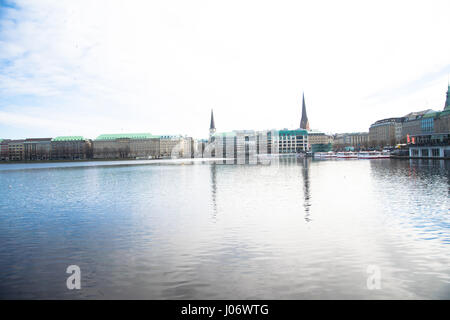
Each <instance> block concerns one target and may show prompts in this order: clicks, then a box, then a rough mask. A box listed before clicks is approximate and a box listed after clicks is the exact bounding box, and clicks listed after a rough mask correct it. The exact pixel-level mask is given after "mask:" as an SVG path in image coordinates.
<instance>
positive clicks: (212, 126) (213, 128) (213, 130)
mask: <svg viewBox="0 0 450 320" xmlns="http://www.w3.org/2000/svg"><path fill="white" fill-rule="evenodd" d="M214 133H216V125H215V124H214V113H213V110H212V109H211V123H210V124H209V140H211V138H212V136H213V135H214Z"/></svg>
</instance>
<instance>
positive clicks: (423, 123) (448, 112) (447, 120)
mask: <svg viewBox="0 0 450 320" xmlns="http://www.w3.org/2000/svg"><path fill="white" fill-rule="evenodd" d="M407 123H409V124H410V127H411V128H413V129H411V128H410V129H409V131H405V132H406V134H407V140H408V144H409V156H410V157H411V158H446V159H450V84H449V86H448V89H447V94H446V99H445V104H444V109H443V110H442V111H432V110H427V112H424V113H423V114H421V115H420V116H418V117H416V118H415V119H413V120H411V121H408V122H407Z"/></svg>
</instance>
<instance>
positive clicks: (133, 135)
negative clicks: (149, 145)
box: [96, 133, 159, 140]
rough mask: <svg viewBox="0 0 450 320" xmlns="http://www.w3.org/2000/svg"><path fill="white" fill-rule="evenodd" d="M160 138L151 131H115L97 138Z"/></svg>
mask: <svg viewBox="0 0 450 320" xmlns="http://www.w3.org/2000/svg"><path fill="white" fill-rule="evenodd" d="M152 138H159V136H154V135H152V134H151V133H114V134H101V135H99V136H98V137H97V139H96V140H115V139H152Z"/></svg>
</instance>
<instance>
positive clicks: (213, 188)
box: [209, 163, 217, 221]
mask: <svg viewBox="0 0 450 320" xmlns="http://www.w3.org/2000/svg"><path fill="white" fill-rule="evenodd" d="M209 167H210V171H211V197H212V205H213V213H212V214H213V215H212V216H213V219H214V221H215V220H216V218H217V199H216V198H217V181H216V180H217V177H216V175H217V172H216V170H217V168H216V164H215V163H212V164H211V165H210V166H209Z"/></svg>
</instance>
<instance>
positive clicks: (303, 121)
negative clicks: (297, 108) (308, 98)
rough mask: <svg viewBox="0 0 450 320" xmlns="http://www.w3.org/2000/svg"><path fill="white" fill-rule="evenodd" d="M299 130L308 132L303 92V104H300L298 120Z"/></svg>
mask: <svg viewBox="0 0 450 320" xmlns="http://www.w3.org/2000/svg"><path fill="white" fill-rule="evenodd" d="M300 129H306V130H309V121H308V116H307V114H306V104H305V93H304V92H303V103H302V119H301V120H300Z"/></svg>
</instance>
